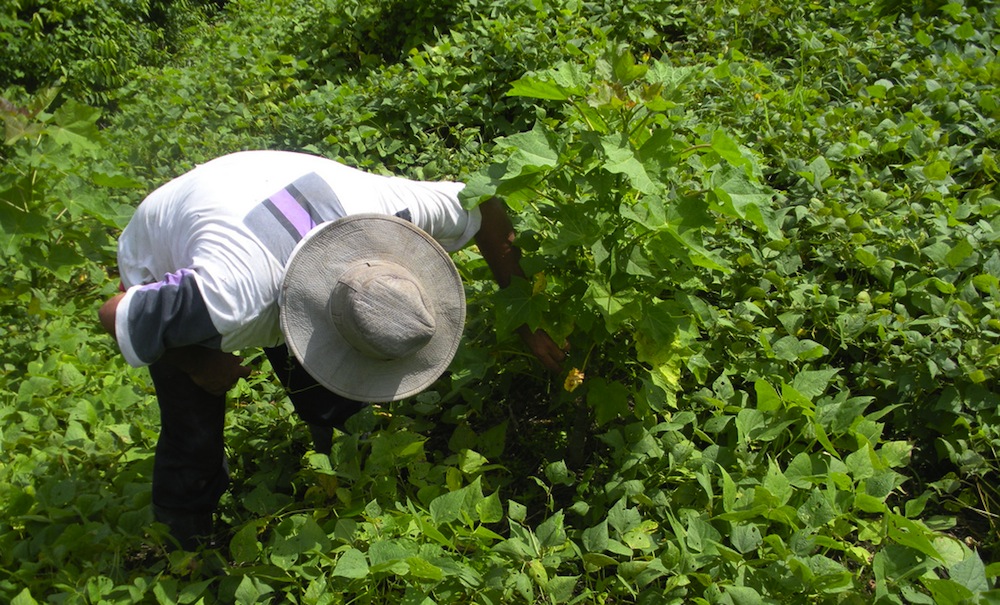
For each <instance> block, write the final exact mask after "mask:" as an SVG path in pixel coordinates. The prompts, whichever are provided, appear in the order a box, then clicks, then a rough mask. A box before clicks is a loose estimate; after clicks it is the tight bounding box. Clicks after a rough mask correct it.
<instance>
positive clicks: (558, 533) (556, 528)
mask: <svg viewBox="0 0 1000 605" xmlns="http://www.w3.org/2000/svg"><path fill="white" fill-rule="evenodd" d="M563 521H564V519H563V513H562V511H559V512H556V514H554V515H552V516H551V517H549V518H548V519H546V520H544V521H542V522H541V523H540V524H539V525H538V527H537V528H536V529H535V535H536V536H537V537H538V542H539V544H540V545H541V546H542V547H543V548H554V547H557V546H562V545H563V544H564V543H565V542H566V530H565V528H564V526H563Z"/></svg>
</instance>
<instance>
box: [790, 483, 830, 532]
mask: <svg viewBox="0 0 1000 605" xmlns="http://www.w3.org/2000/svg"><path fill="white" fill-rule="evenodd" d="M798 517H799V519H800V520H801V521H802V522H803V523H805V525H806V527H808V528H812V529H818V528H820V527H822V526H824V525H826V524H827V523H829V522H831V521H833V520H834V519H836V518H837V512H836V511H835V510H834V508H833V506H832V505H831V504H830V501H829V500H828V499H827V496H826V494H825V493H824V492H823V491H822V490H820V489H818V488H817V489H813V490H812V493H810V494H809V499H808V500H806V502H805V503H804V504H803V505H802V506H800V507H799V510H798Z"/></svg>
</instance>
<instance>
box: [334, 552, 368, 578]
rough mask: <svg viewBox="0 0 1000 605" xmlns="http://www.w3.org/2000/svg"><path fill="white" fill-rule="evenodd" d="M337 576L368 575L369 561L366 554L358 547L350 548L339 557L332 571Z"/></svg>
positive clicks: (357, 576)
mask: <svg viewBox="0 0 1000 605" xmlns="http://www.w3.org/2000/svg"><path fill="white" fill-rule="evenodd" d="M331 573H332V575H334V576H335V577H340V578H352V579H361V578H364V577H366V576H367V575H368V561H367V560H366V559H365V554H364V553H363V552H361V551H360V550H358V549H356V548H349V549H347V550H346V551H344V553H343V554H342V555H340V557H339V558H338V559H337V565H336V566H335V567H334V568H333V571H332V572H331Z"/></svg>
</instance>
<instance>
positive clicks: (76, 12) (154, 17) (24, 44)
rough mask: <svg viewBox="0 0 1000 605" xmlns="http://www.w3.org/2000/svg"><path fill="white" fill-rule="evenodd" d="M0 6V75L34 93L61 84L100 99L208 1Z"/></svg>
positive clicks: (157, 55) (25, 0) (173, 39)
mask: <svg viewBox="0 0 1000 605" xmlns="http://www.w3.org/2000/svg"><path fill="white" fill-rule="evenodd" d="M5 4H6V6H4V7H3V10H2V11H0V42H2V44H3V47H4V49H5V51H4V52H5V54H4V57H3V61H0V82H2V83H3V85H4V86H9V85H18V86H20V87H22V88H24V89H27V90H28V91H29V92H31V93H34V92H36V91H38V90H40V89H42V88H47V87H50V86H54V85H56V84H57V83H59V82H61V83H64V85H65V87H66V91H67V92H68V94H70V95H71V96H72V97H74V98H76V99H78V100H82V101H86V102H89V103H91V104H99V105H104V104H107V103H109V102H111V101H112V100H113V97H114V96H115V93H116V91H117V90H118V89H119V88H121V87H122V86H123V85H124V84H125V83H126V82H128V81H129V78H130V76H131V75H132V72H133V70H134V69H136V68H138V67H140V66H146V65H152V64H155V63H157V62H159V61H160V60H161V58H162V55H163V53H164V52H166V51H169V50H171V49H172V48H175V47H176V45H177V44H178V43H179V39H180V38H181V37H182V30H183V29H184V28H185V27H187V26H188V25H190V24H192V23H194V22H197V21H198V20H199V19H201V18H203V15H204V14H205V9H206V8H207V7H209V6H211V3H202V2H199V1H198V0H194V1H188V0H183V1H181V2H167V1H162V0H141V1H136V2H133V1H127V2H123V1H121V0H98V1H91V2H86V1H66V0H60V1H59V2H54V1H51V0H13V1H9V2H6V3H5Z"/></svg>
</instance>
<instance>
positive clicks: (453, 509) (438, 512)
mask: <svg viewBox="0 0 1000 605" xmlns="http://www.w3.org/2000/svg"><path fill="white" fill-rule="evenodd" d="M465 497H466V491H465V488H463V489H459V490H455V491H453V492H447V493H445V494H442V495H440V496H438V497H437V498H434V500H432V501H431V504H430V507H429V508H430V513H431V519H433V520H434V522H435V523H437V524H439V525H440V524H444V523H451V522H453V521H457V520H458V519H460V518H461V516H462V510H463V508H464V506H463V505H464V504H465Z"/></svg>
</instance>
